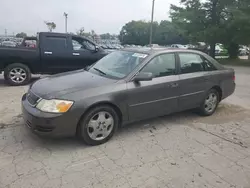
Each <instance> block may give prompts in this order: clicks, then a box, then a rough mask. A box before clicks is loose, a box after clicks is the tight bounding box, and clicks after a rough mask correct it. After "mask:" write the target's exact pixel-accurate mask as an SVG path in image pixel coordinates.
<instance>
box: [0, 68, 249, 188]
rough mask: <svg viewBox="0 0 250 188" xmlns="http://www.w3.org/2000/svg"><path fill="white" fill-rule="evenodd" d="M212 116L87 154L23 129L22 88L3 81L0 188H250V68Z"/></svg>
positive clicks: (171, 122)
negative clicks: (6, 84) (232, 93)
mask: <svg viewBox="0 0 250 188" xmlns="http://www.w3.org/2000/svg"><path fill="white" fill-rule="evenodd" d="M235 69H236V80H237V89H236V92H235V94H234V95H233V96H231V97H230V98H228V99H227V100H225V101H224V102H223V103H222V104H221V105H220V106H219V109H218V111H217V112H216V114H215V115H214V116H212V117H206V118H204V117H199V116H198V115H196V114H194V113H192V112H184V113H178V114H173V115H170V116H166V117H161V118H157V119H152V120H149V121H143V122H139V123H136V124H133V125H129V126H127V127H125V128H122V129H120V130H119V131H118V132H117V134H116V135H115V136H114V138H113V139H112V140H110V141H109V142H108V143H106V144H103V145H101V146H96V147H89V146H86V145H84V144H83V143H81V142H79V141H77V140H76V139H57V140H48V139H42V138H38V137H37V136H35V135H33V134H32V133H30V132H29V130H27V129H26V127H25V126H24V123H23V120H22V117H21V110H20V98H21V96H22V94H23V93H25V91H26V90H27V86H25V87H9V86H5V85H4V83H3V79H2V77H0V96H1V99H0V102H1V103H0V117H1V119H0V188H12V187H13V188H30V187H34V188H39V187H44V188H49V187H51V188H57V187H60V188H84V187H86V188H104V187H107V188H113V187H121V188H127V187H140V188H144V187H145V188H157V187H160V188H166V187H168V188H171V187H175V188H184V187H185V188H189V187H192V188H193V187H198V188H203V187H204V188H230V187H237V188H238V187H239V188H249V187H250V157H249V156H250V116H249V115H250V81H249V80H250V68H245V67H244V68H241V67H237V68H235Z"/></svg>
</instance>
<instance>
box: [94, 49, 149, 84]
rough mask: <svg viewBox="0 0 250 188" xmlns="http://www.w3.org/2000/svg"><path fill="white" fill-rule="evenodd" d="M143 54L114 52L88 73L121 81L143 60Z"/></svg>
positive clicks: (145, 55)
mask: <svg viewBox="0 0 250 188" xmlns="http://www.w3.org/2000/svg"><path fill="white" fill-rule="evenodd" d="M146 57H147V54H144V53H134V52H127V51H116V52H112V53H110V54H109V55H107V56H105V57H104V58H102V59H101V60H99V61H98V62H97V63H96V64H95V65H94V66H92V67H91V68H90V69H89V72H91V73H94V74H99V75H101V76H105V77H110V78H114V79H121V78H124V77H126V76H127V75H128V74H129V73H131V72H132V71H133V70H134V69H135V67H137V66H138V65H139V64H140V63H141V62H142V61H143V59H145V58H146Z"/></svg>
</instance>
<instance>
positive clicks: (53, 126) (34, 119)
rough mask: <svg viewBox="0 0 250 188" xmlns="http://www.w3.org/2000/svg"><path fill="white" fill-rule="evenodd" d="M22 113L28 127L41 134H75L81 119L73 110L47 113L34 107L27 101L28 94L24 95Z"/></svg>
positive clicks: (55, 135) (52, 135)
mask: <svg viewBox="0 0 250 188" xmlns="http://www.w3.org/2000/svg"><path fill="white" fill-rule="evenodd" d="M22 114H23V119H24V122H25V124H26V125H27V127H28V128H29V129H30V130H31V131H32V132H34V133H35V134H38V135H41V136H51V137H65V136H74V135H75V133H76V128H77V124H78V121H79V119H78V118H77V117H75V116H74V113H73V112H67V113H64V114H56V113H46V112H42V111H40V110H38V109H37V108H35V107H32V106H31V105H30V104H29V102H28V101H27V98H26V94H24V95H23V97H22Z"/></svg>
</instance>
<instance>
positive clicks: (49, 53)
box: [44, 52, 53, 55]
mask: <svg viewBox="0 0 250 188" xmlns="http://www.w3.org/2000/svg"><path fill="white" fill-rule="evenodd" d="M44 54H47V55H51V54H53V53H52V52H44Z"/></svg>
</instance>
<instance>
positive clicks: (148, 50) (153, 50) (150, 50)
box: [121, 47, 203, 55]
mask: <svg viewBox="0 0 250 188" xmlns="http://www.w3.org/2000/svg"><path fill="white" fill-rule="evenodd" d="M121 50H122V51H129V52H134V53H144V54H148V55H154V54H158V53H167V52H193V53H199V54H203V53H202V52H201V51H198V50H189V49H180V48H166V47H158V48H150V47H142V48H123V49H121Z"/></svg>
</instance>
